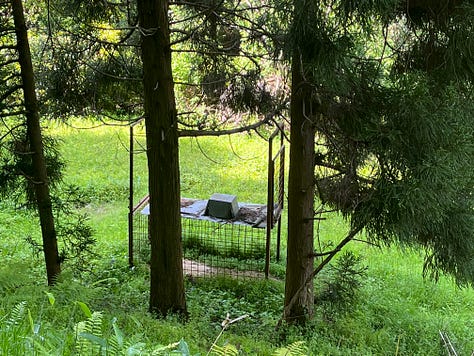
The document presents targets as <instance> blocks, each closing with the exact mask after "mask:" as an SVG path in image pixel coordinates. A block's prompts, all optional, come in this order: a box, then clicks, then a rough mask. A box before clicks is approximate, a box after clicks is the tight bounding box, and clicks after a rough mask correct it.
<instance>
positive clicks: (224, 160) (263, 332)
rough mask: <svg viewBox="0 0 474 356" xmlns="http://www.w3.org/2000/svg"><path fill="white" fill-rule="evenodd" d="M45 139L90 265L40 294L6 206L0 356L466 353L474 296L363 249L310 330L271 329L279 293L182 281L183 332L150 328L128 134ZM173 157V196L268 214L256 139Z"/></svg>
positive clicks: (21, 218) (339, 227) (320, 303)
mask: <svg viewBox="0 0 474 356" xmlns="http://www.w3.org/2000/svg"><path fill="white" fill-rule="evenodd" d="M50 133H52V134H53V135H55V136H56V137H58V138H60V141H61V146H60V150H61V152H62V153H63V156H64V159H65V160H66V163H67V169H66V171H65V172H64V173H65V174H64V183H65V186H70V187H74V189H76V191H77V194H79V195H80V196H81V202H82V203H81V204H80V206H77V209H79V210H80V211H81V212H82V213H86V214H87V215H88V217H89V224H90V225H91V226H92V228H93V229H94V236H95V238H96V239H97V243H96V246H95V247H94V251H95V253H96V255H95V256H92V257H89V260H88V263H87V266H82V267H83V269H82V270H81V271H78V270H77V269H75V267H74V265H73V264H72V261H66V263H65V265H64V273H63V275H62V276H61V278H60V280H59V281H58V283H57V285H56V286H55V287H53V288H47V287H46V286H45V279H46V278H45V271H44V267H43V260H42V256H41V254H39V255H37V254H35V252H34V250H33V249H31V248H30V245H29V244H28V243H26V242H25V239H26V238H27V237H32V238H34V239H38V238H39V231H38V230H39V228H38V223H37V220H36V217H35V215H34V214H33V213H31V212H28V211H27V210H24V209H18V207H17V206H14V204H12V203H11V202H9V201H8V200H7V199H4V200H2V203H1V209H0V220H1V221H2V224H1V225H0V257H1V258H2V261H3V263H2V267H0V354H1V355H29V354H31V355H34V354H37V355H73V354H80V355H96V354H97V355H99V354H104V355H105V354H106V355H114V354H116V355H127V354H128V355H134V354H136V355H139V354H143V355H152V354H156V355H159V354H167V353H171V352H173V351H172V350H175V352H177V353H178V354H183V355H185V354H190V355H194V354H197V353H200V354H201V355H206V354H207V353H208V352H209V351H211V354H224V352H227V354H234V353H235V352H239V353H240V354H244V355H273V354H278V353H280V354H285V352H287V351H288V349H292V351H293V352H294V354H298V353H299V354H311V355H443V354H447V353H446V350H445V349H444V345H443V344H442V342H441V339H440V332H443V333H445V334H444V335H448V336H449V338H450V340H451V342H452V344H453V345H454V347H455V348H456V350H457V352H458V354H459V355H469V354H471V352H472V351H473V350H474V337H473V336H472V335H473V332H472V330H474V316H473V314H472V310H473V309H474V308H473V307H474V292H473V291H472V290H470V289H459V288H457V287H456V285H455V284H454V283H453V281H452V280H450V279H449V278H447V277H442V278H441V279H440V280H439V281H438V283H435V282H433V281H431V280H425V279H423V278H422V256H420V255H419V253H418V252H417V251H404V250H401V249H399V248H396V247H392V248H390V249H386V248H384V249H379V248H375V247H373V246H370V245H367V244H364V243H356V244H354V245H352V246H351V247H350V248H349V250H350V251H351V254H350V255H348V257H347V258H348V259H351V258H352V259H354V260H353V261H352V262H351V263H352V264H351V265H350V266H349V267H351V268H354V269H355V272H354V271H353V272H354V273H353V274H352V277H351V276H348V275H347V274H344V272H341V270H339V272H338V267H337V264H335V265H334V266H333V268H332V269H331V270H330V271H329V272H326V274H325V275H323V276H321V278H318V279H317V280H316V282H315V289H316V296H317V298H316V309H315V318H314V319H313V320H312V321H311V322H308V324H307V325H305V326H304V327H293V326H287V325H284V324H283V325H282V326H281V327H280V328H279V329H278V330H276V329H275V326H276V325H277V323H278V321H279V319H280V317H281V313H282V306H283V295H284V284H283V281H280V280H268V281H267V280H258V279H245V280H237V279H229V278H187V279H186V296H187V304H188V309H189V313H190V315H189V320H188V321H187V322H183V321H182V320H180V319H179V318H177V317H168V318H166V319H156V318H154V317H152V316H150V315H149V314H148V313H147V305H148V287H149V281H148V267H147V265H146V264H142V265H138V266H136V267H135V268H133V269H130V268H129V266H128V252H127V204H128V201H127V198H128V152H127V142H128V130H127V128H120V127H102V128H96V129H87V130H83V129H81V130H79V129H73V128H71V127H68V126H63V125H51V127H50ZM203 151H204V153H203ZM180 155H181V174H182V177H183V182H182V186H183V196H188V197H192V198H202V199H205V198H207V197H208V196H210V195H211V194H212V193H214V192H216V191H215V189H216V187H219V192H220V193H228V194H237V195H238V197H239V200H240V201H248V202H257V203H265V189H266V182H265V177H266V145H265V143H263V142H262V141H261V140H260V139H259V138H258V137H257V136H247V135H241V136H238V137H234V138H227V137H225V138H220V139H215V138H203V139H199V141H196V140H195V139H183V140H181V141H180ZM135 159H136V171H135V184H136V185H135V187H136V189H135V194H136V197H137V199H139V197H141V196H143V195H145V194H146V166H145V156H144V154H142V155H136V157H135ZM242 172H244V174H243V173H242ZM345 229H346V227H345V225H344V223H343V221H342V220H341V219H340V218H339V217H337V216H334V217H331V218H330V219H328V220H326V221H324V222H323V224H322V225H321V226H320V233H321V236H322V239H324V240H330V239H337V238H340V237H342V236H343V234H344V232H345ZM284 235H285V234H284ZM283 255H284V254H283ZM351 256H352V257H351ZM342 262H343V261H342ZM342 262H341V263H342ZM281 264H282V265H284V262H282V263H281ZM84 267H85V268H84ZM345 270H346V271H347V268H346V269H345ZM236 319H237V321H235V322H233V323H230V324H229V323H228V322H229V321H232V320H236ZM225 320H227V324H226V322H225ZM223 322H224V324H223ZM222 325H225V330H223V326H222ZM287 354H288V353H287Z"/></svg>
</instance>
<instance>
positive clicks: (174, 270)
mask: <svg viewBox="0 0 474 356" xmlns="http://www.w3.org/2000/svg"><path fill="white" fill-rule="evenodd" d="M138 16H139V26H140V32H141V34H142V36H141V50H142V62H143V84H144V96H145V124H146V139H147V158H148V173H149V179H148V186H149V193H150V217H149V233H150V242H151V261H150V280H151V281H150V307H149V308H150V312H152V313H157V314H160V315H166V314H167V313H169V312H179V313H186V299H185V295H184V277H183V264H182V244H181V214H180V183H179V155H178V131H177V113H176V104H175V97H174V86H173V76H172V71H171V48H170V34H169V24H168V1H166V0H138Z"/></svg>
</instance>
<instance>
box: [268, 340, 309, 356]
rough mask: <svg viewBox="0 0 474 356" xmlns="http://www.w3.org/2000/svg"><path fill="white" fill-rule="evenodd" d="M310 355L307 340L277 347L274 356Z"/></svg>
mask: <svg viewBox="0 0 474 356" xmlns="http://www.w3.org/2000/svg"><path fill="white" fill-rule="evenodd" d="M306 355H309V353H308V347H307V346H306V342H305V341H295V342H293V343H291V344H289V345H288V346H286V347H281V348H279V349H277V350H276V351H275V352H274V353H273V356H306Z"/></svg>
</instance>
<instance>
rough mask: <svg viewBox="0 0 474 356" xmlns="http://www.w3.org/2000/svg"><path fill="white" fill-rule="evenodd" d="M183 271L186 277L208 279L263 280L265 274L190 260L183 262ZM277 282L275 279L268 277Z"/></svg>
mask: <svg viewBox="0 0 474 356" xmlns="http://www.w3.org/2000/svg"><path fill="white" fill-rule="evenodd" d="M183 271H184V274H185V275H186V276H190V277H210V276H217V275H219V276H230V277H238V278H259V279H263V278H265V273H263V272H258V271H240V270H236V269H230V268H223V267H211V266H208V265H206V264H204V263H200V262H197V261H192V260H186V259H185V260H183ZM269 278H270V279H272V280H277V278H275V277H271V276H270V277H269Z"/></svg>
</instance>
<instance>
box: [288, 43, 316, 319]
mask: <svg viewBox="0 0 474 356" xmlns="http://www.w3.org/2000/svg"><path fill="white" fill-rule="evenodd" d="M302 70H303V68H302V63H301V58H300V56H299V53H298V51H297V50H295V54H294V55H293V60H292V89H291V108H290V116H291V131H290V140H291V145H290V168H289V179H288V247H287V266H286V281H285V307H286V306H288V305H289V303H290V301H292V299H293V297H294V295H295V294H298V297H297V299H296V301H295V300H293V301H292V304H291V305H290V308H289V309H288V310H287V309H285V310H286V313H285V319H286V321H287V322H289V323H300V322H304V320H306V319H307V318H310V317H311V316H312V314H313V304H314V292H313V285H312V283H306V281H307V279H308V277H309V276H310V275H311V273H312V271H313V264H314V257H313V256H314V251H313V244H314V243H313V238H314V220H313V216H314V138H315V133H314V126H313V123H312V113H311V111H310V108H311V107H312V106H311V105H310V102H309V100H310V99H311V95H310V94H311V88H310V86H309V84H308V83H307V82H306V81H305V80H304V77H303V74H302ZM303 285H306V287H305V289H304V290H303V291H300V288H301V287H302V286H303Z"/></svg>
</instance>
